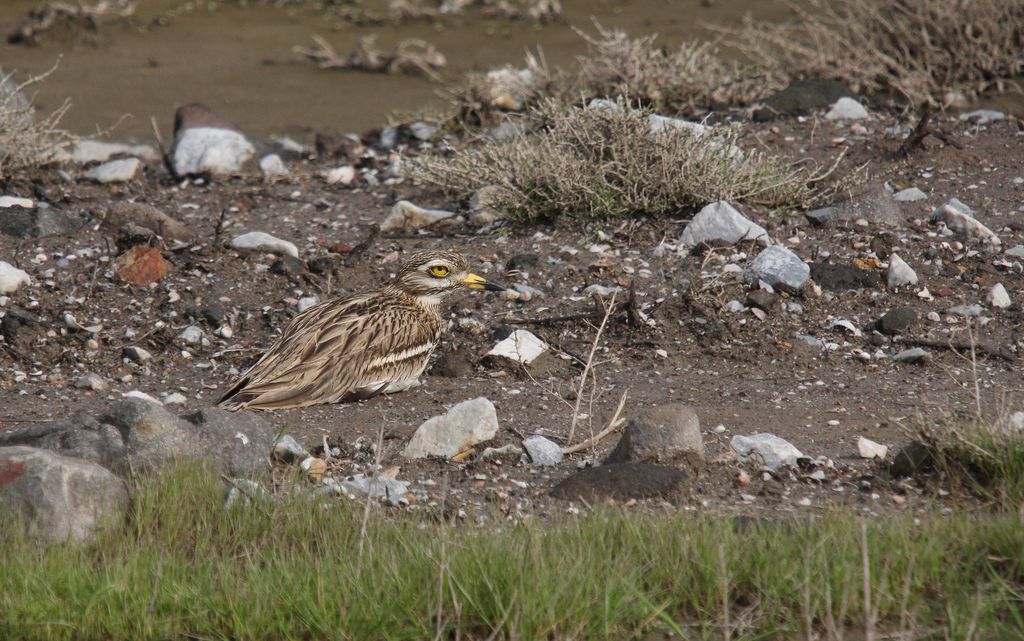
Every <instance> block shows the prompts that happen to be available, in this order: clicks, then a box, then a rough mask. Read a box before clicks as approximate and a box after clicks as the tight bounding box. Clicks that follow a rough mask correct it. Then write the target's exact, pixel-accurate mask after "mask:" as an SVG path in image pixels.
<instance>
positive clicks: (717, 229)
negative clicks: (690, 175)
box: [679, 200, 771, 253]
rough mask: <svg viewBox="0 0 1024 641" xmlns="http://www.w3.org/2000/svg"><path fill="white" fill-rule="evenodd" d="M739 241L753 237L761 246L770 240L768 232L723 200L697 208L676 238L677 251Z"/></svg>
mask: <svg viewBox="0 0 1024 641" xmlns="http://www.w3.org/2000/svg"><path fill="white" fill-rule="evenodd" d="M742 240H756V241H757V242H759V243H761V244H762V245H768V244H770V243H771V239H770V238H769V237H768V232H767V231H765V229H764V227H761V226H760V225H758V224H757V223H755V222H752V221H750V220H748V219H747V218H746V217H744V216H743V214H741V213H740V212H738V211H736V208H735V207H733V206H732V205H731V204H729V203H728V202H726V201H724V200H720V201H718V202H715V203H711V204H710V205H708V206H706V207H704V209H701V210H700V212H698V213H697V215H696V216H694V217H693V220H691V221H690V224H689V225H687V226H686V229H684V230H683V234H682V235H681V236H680V237H679V251H680V252H681V253H682V252H685V250H688V249H692V248H694V247H697V246H698V245H700V244H702V243H711V242H716V241H717V242H725V243H728V244H730V245H734V244H736V243H738V242H740V241H742Z"/></svg>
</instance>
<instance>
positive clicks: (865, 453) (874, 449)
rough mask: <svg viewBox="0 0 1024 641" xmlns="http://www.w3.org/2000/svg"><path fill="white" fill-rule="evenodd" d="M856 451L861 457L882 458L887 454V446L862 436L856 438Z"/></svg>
mask: <svg viewBox="0 0 1024 641" xmlns="http://www.w3.org/2000/svg"><path fill="white" fill-rule="evenodd" d="M857 452H859V453H860V457H861V458H866V459H884V458H885V457H886V456H887V455H888V454H889V448H888V447H886V446H885V445H882V444H881V443H876V442H874V441H872V440H871V439H867V438H864V437H863V436H862V437H860V438H859V439H857Z"/></svg>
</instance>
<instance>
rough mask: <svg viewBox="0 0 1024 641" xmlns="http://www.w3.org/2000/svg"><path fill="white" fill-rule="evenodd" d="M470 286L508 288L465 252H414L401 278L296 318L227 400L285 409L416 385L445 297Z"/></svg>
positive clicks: (233, 404) (233, 406)
mask: <svg viewBox="0 0 1024 641" xmlns="http://www.w3.org/2000/svg"><path fill="white" fill-rule="evenodd" d="M463 287H469V288H471V289H488V290H500V289H503V288H502V287H501V286H500V285H497V284H495V283H491V282H489V281H487V280H484V279H483V278H481V277H479V276H476V275H475V274H470V273H469V270H468V263H467V262H466V259H465V258H463V257H462V256H460V255H459V254H455V253H451V252H440V251H426V252H418V253H416V254H413V255H412V256H410V257H409V259H408V260H407V261H406V262H405V263H404V264H403V265H402V268H401V270H400V272H399V274H398V278H397V279H396V280H395V283H394V284H392V285H388V286H387V287H385V288H384V289H382V290H380V291H376V292H369V293H365V294H355V295H352V296H342V297H339V298H335V299H333V300H328V301H325V302H323V303H320V304H318V305H315V306H313V307H311V308H309V309H307V310H306V311H304V312H302V313H301V314H299V315H298V316H296V317H295V318H294V319H292V322H291V323H290V324H289V325H288V327H287V329H285V331H284V334H282V336H281V338H280V339H279V340H278V341H277V343H275V344H274V345H273V347H271V348H270V349H269V350H267V352H266V353H265V354H264V355H263V357H262V358H261V359H260V360H259V361H258V362H257V363H256V364H255V365H253V366H252V367H251V368H250V369H249V370H248V371H247V372H245V373H244V374H243V375H242V376H241V377H240V378H239V380H238V381H237V382H236V383H235V385H234V386H233V387H232V388H231V389H230V390H228V392H227V393H226V394H225V395H224V397H223V398H221V400H220V405H221V407H224V408H226V409H229V410H239V409H265V410H270V409H285V408H290V407H303V406H305V405H316V404H320V403H340V402H347V401H354V400H361V399H366V398H371V397H373V396H376V395H377V394H380V393H382V392H389V393H390V392H397V391H401V390H404V389H408V388H409V387H411V386H413V385H415V384H416V382H417V379H418V378H419V375H420V374H421V373H422V372H423V369H424V368H425V367H426V365H427V360H428V359H429V358H430V354H431V352H433V351H434V347H436V346H437V342H438V340H440V338H441V332H442V331H443V329H444V325H443V324H442V322H441V314H440V304H441V300H442V299H443V298H444V297H445V296H447V295H448V294H450V293H452V292H455V291H457V290H459V289H462V288H463Z"/></svg>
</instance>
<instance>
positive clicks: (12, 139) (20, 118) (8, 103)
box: [0, 69, 74, 181]
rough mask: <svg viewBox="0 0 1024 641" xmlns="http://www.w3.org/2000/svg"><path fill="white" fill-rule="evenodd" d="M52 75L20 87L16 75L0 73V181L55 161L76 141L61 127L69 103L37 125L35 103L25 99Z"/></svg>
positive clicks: (30, 80)
mask: <svg viewBox="0 0 1024 641" xmlns="http://www.w3.org/2000/svg"><path fill="white" fill-rule="evenodd" d="M52 72H53V69H51V70H50V71H49V72H47V73H45V74H43V75H41V76H36V77H32V78H29V79H28V80H26V81H25V82H22V83H21V84H18V83H17V82H15V80H14V78H13V74H5V73H3V72H2V71H0V181H2V180H6V179H7V178H9V177H10V176H11V175H13V174H14V173H15V172H18V171H23V170H25V169H30V168H32V167H37V166H39V165H40V164H44V163H47V162H49V161H51V160H53V159H54V157H55V156H56V154H57V153H58V152H59V151H60V150H61V148H62V147H64V146H65V145H67V144H68V143H69V142H72V141H73V140H74V136H72V135H71V134H70V133H68V132H67V131H64V130H63V129H61V128H60V126H59V125H60V120H61V118H62V117H63V116H64V113H65V112H67V110H68V108H69V107H70V103H69V102H65V103H64V104H63V105H61V107H60V108H59V109H57V110H56V111H54V112H53V113H52V114H50V115H49V116H47V117H45V118H43V119H41V120H39V121H36V120H35V118H34V113H33V112H34V110H33V107H32V102H31V101H30V100H29V99H27V98H25V91H26V90H27V89H30V88H31V87H32V86H33V85H35V84H38V83H39V82H42V81H43V80H45V79H46V77H47V76H49V75H50V73H52Z"/></svg>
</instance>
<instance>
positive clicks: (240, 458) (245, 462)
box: [182, 407, 277, 477]
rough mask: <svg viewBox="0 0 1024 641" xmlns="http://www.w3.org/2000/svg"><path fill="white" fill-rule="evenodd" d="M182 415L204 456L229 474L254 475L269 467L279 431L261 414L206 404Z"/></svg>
mask: <svg viewBox="0 0 1024 641" xmlns="http://www.w3.org/2000/svg"><path fill="white" fill-rule="evenodd" d="M182 418H183V419H185V420H186V421H188V423H189V424H191V426H192V430H193V431H194V433H195V435H196V438H197V440H198V441H199V444H200V447H201V448H202V449H203V451H204V452H205V455H204V457H205V458H207V459H211V460H213V461H215V462H217V463H218V465H219V467H220V468H221V469H222V470H224V471H225V473H227V474H229V475H230V476H246V477H248V476H255V475H258V474H260V473H261V472H264V471H266V469H267V468H268V467H269V465H270V454H271V451H272V450H273V449H274V442H275V440H276V437H277V430H276V429H275V428H274V426H273V425H271V424H270V423H268V422H267V421H266V420H265V419H263V418H262V417H260V416H259V415H257V414H253V413H252V412H228V411H227V410H222V409H220V408H218V407H204V408H203V409H201V410H196V411H195V412H192V413H189V414H185V415H183V416H182Z"/></svg>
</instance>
